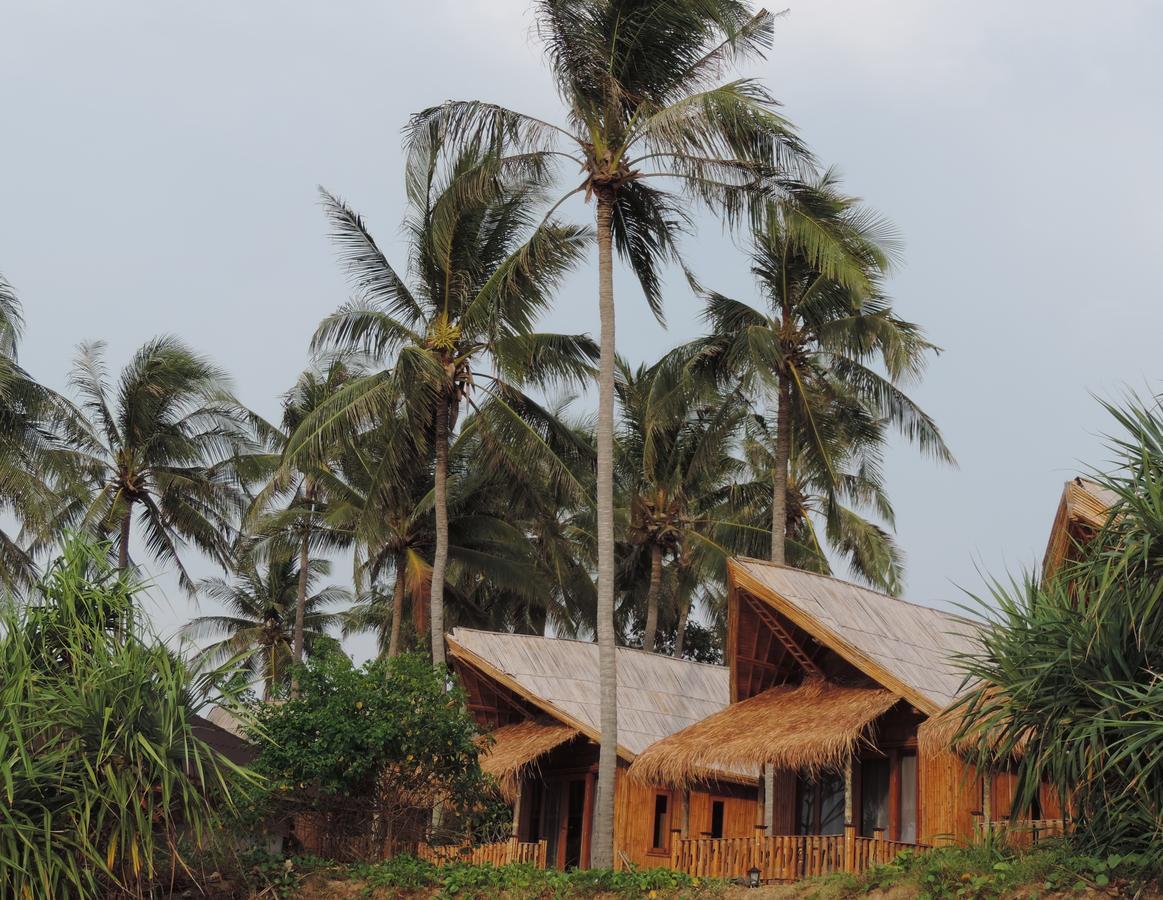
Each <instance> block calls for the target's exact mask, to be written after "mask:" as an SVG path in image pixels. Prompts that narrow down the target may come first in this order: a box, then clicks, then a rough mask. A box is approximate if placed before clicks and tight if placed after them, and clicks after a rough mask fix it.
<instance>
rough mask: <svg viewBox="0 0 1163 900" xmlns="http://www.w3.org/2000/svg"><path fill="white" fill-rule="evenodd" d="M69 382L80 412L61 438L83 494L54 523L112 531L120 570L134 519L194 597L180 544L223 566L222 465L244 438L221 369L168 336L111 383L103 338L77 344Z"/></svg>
mask: <svg viewBox="0 0 1163 900" xmlns="http://www.w3.org/2000/svg"><path fill="white" fill-rule="evenodd" d="M70 381H71V384H72V386H73V388H74V390H75V391H76V392H77V393H78V395H79V396H80V401H81V404H80V406H81V410H82V411H83V413H84V414H85V417H84V419H83V420H79V421H77V422H75V423H73V425H72V427H71V428H70V431H69V437H70V440H71V442H72V444H73V447H74V450H75V454H76V459H77V460H78V465H79V466H80V478H81V480H82V482H83V483H84V485H85V487H86V488H87V489H88V491H87V494H86V495H84V496H83V497H81V498H80V499H78V500H77V501H75V502H73V503H72V504H71V505H70V506H69V508H68V509H67V510H66V511H65V512H64V513H63V514H62V516H61V517H60V520H59V521H60V522H61V523H62V524H68V525H74V526H75V525H83V526H85V527H91V528H95V529H96V530H97V531H99V532H100V533H101V534H103V535H105V534H112V535H113V545H114V546H115V547H116V549H117V563H118V566H119V568H121V569H127V568H128V567H129V565H130V555H129V543H130V536H131V532H132V529H133V524H134V520H135V517H136V521H137V524H138V527H139V528H140V529H141V531H142V536H143V538H144V540H145V546H146V549H147V550H148V552H149V553H150V555H152V556H153V557H154V558H155V559H157V560H161V561H163V562H166V563H169V564H172V565H173V566H174V567H175V569H176V570H177V573H178V579H179V582H180V583H181V585H182V586H183V587H184V588H185V589H186V590H188V591H190V592H191V593H193V592H194V591H195V584H194V582H193V580H192V579H191V578H190V576H189V574H188V572H187V571H186V566H185V563H184V562H183V559H182V557H183V546H184V545H185V544H186V543H192V544H193V545H194V546H195V547H197V548H198V549H199V550H201V551H202V552H203V553H206V554H207V555H208V556H210V557H211V558H212V559H213V560H214V561H215V562H217V563H219V564H220V565H222V566H223V568H228V567H229V563H230V559H231V537H232V534H233V526H232V523H233V522H234V521H235V518H236V516H237V514H238V513H239V511H240V496H239V493H238V491H237V489H236V488H235V486H234V483H233V479H232V478H231V477H230V474H229V471H228V467H227V466H226V465H225V461H226V460H228V459H230V458H232V457H234V456H236V455H237V453H238V447H239V446H240V444H241V442H242V441H243V440H244V435H243V433H242V429H241V413H240V411H239V409H240V408H239V406H238V404H237V401H235V399H234V398H233V397H232V396H231V395H230V392H229V381H228V379H227V377H226V375H225V373H224V372H223V371H222V370H221V369H219V368H218V367H217V366H215V365H213V364H212V363H211V362H210V361H209V360H207V359H206V358H205V357H203V356H200V355H199V354H197V353H195V352H194V351H192V350H190V349H189V348H188V347H187V346H186V345H185V344H183V343H182V342H181V341H180V340H178V339H177V338H174V337H158V338H154V339H153V340H151V341H149V342H148V343H146V344H144V345H143V346H142V347H141V348H140V349H139V350H138V351H137V352H136V353H135V354H134V355H133V358H132V359H131V360H130V362H129V364H128V365H127V366H126V367H125V368H124V369H123V370H122V372H121V375H120V377H119V378H118V379H117V383H116V386H112V385H111V384H110V382H109V376H108V373H107V370H106V367H105V360H104V344H102V343H99V342H98V343H87V344H82V345H81V347H80V353H79V355H78V357H77V361H76V364H75V366H74V368H73V373H72V377H71V379H70Z"/></svg>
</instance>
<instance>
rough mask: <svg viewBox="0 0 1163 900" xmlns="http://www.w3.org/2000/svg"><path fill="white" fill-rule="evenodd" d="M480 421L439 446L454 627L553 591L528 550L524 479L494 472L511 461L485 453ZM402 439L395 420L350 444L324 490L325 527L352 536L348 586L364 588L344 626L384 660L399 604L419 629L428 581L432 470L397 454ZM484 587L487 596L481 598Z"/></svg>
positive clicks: (392, 643) (396, 634)
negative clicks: (352, 577)
mask: <svg viewBox="0 0 1163 900" xmlns="http://www.w3.org/2000/svg"><path fill="white" fill-rule="evenodd" d="M488 415H489V413H488V403H487V402H486V408H485V410H484V411H483V413H476V414H473V415H472V416H470V417H468V419H467V420H466V423H465V426H464V428H463V429H462V430H461V432H460V434H459V435H458V437H457V440H456V441H455V442H454V443H453V444H452V446H451V447H450V448H449V473H450V478H449V480H450V487H451V489H450V492H449V498H448V502H449V523H448V579H447V584H446V586H447V591H446V605H447V606H449V609H447V610H446V618H450V619H452V620H453V621H456V622H459V623H461V624H468V623H472V624H482V623H483V622H484V621H486V620H487V621H490V622H493V621H494V620H493V619H492V615H493V612H494V611H493V610H492V608H491V607H493V606H494V604H496V603H497V602H498V601H499V600H502V601H505V602H523V603H525V604H528V605H536V604H545V603H546V597H549V596H554V595H556V593H557V592H556V591H555V590H554V586H553V584H552V579H551V577H550V574H549V573H548V572H546V571H544V568H543V564H544V560H545V559H546V556H544V555H543V554H542V553H540V552H538V549H537V548H541V547H545V546H546V545H545V543H544V542H543V541H541V540H539V536H538V535H537V534H536V533H535V528H534V526H535V517H534V515H533V513H532V512H531V498H533V499H534V500H541V499H543V498H542V497H541V495H540V493H539V492H538V490H537V489H536V488H534V489H532V490H531V489H530V486H529V478H528V474H527V473H518V472H511V471H509V470H508V469H506V468H505V467H504V463H505V462H506V461H507V460H509V461H511V459H512V457H513V456H515V455H519V454H516V453H514V451H513V449H512V448H506V450H505V452H504V453H503V454H500V455H494V454H491V453H490V450H489V446H490V445H491V444H492V443H494V442H495V441H496V440H497V435H496V434H495V433H494V429H493V428H492V427H485V428H478V427H477V420H478V419H479V418H482V417H485V418H487V417H488ZM524 431H525V429H522V432H524ZM411 438H412V433H411V430H410V428H409V427H408V423H407V422H406V421H405V420H403V419H397V420H394V421H391V422H386V423H383V424H381V425H380V426H379V427H378V428H377V429H376V430H375V431H372V432H369V433H367V434H365V435H362V436H361V437H360V439H359V440H358V442H357V443H356V444H355V445H354V447H353V449H352V452H350V453H349V454H347V455H345V457H344V459H343V462H342V465H341V466H339V467H337V468H336V469H334V470H333V471H332V472H331V473H330V476H329V480H328V481H327V482H326V487H327V490H328V492H329V494H330V495H331V496H332V498H333V500H332V503H331V506H330V510H329V513H328V517H327V520H328V524H329V525H330V526H331V527H333V528H336V529H343V530H346V531H348V532H350V533H351V534H352V535H353V536H355V539H356V541H357V552H356V563H357V568H356V573H355V574H356V582H357V585H364V584H367V583H370V584H371V585H372V587H371V589H370V590H365V591H364V592H363V599H361V601H360V602H359V603H357V604H356V606H355V607H353V608H352V610H351V611H350V613H349V614H348V615H347V616H346V617H345V628H347V629H349V630H352V631H375V632H376V633H377V634H378V636H379V641H380V649H381V652H384V653H386V654H387V655H388V656H389V657H390V656H394V655H396V654H397V653H398V652H399V648H400V634H401V627H402V623H403V621H404V618H405V601H406V600H410V603H409V604H408V606H409V607H410V609H411V611H412V612H411V618H412V622H413V624H414V625H415V626H416V628H417V629H418V630H419V629H421V628H422V627H423V625H424V623H425V621H426V616H425V607H426V604H427V603H428V600H429V596H430V595H429V591H430V585H431V580H432V568H433V567H432V564H431V562H430V560H431V559H432V555H433V549H434V547H435V516H434V510H433V499H434V498H433V490H432V487H431V485H432V462H431V460H428V459H425V458H423V457H419V456H416V455H414V454H411V453H408V452H407V447H406V444H407V442H408V441H410V440H411ZM539 440H544V438H539ZM537 458H538V455H537V454H536V453H534V452H531V453H530V454H529V455H528V457H526V459H527V461H529V462H532V463H533V465H532V468H533V469H534V470H535V471H536V470H539V469H540V467H538V466H537V465H536V460H537ZM560 549H561V548H560V547H558V546H556V545H555V546H554V547H553V550H554V551H557V550H560ZM389 579H390V582H389V583H388V584H385V582H388V580H389ZM381 585H384V588H383V589H381V588H380V586H381ZM486 588H487V591H495V592H497V593H496V595H495V596H490V597H489V598H488V599H487V600H486V599H485V598H484V596H483V594H482V591H485V590H486Z"/></svg>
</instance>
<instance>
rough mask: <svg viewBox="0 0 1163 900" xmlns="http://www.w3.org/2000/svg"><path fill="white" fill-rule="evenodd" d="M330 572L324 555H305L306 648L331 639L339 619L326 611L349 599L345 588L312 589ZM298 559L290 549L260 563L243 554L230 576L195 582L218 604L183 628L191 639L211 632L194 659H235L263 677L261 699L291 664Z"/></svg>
mask: <svg viewBox="0 0 1163 900" xmlns="http://www.w3.org/2000/svg"><path fill="white" fill-rule="evenodd" d="M330 573H331V563H330V562H328V561H327V560H325V559H317V558H313V559H309V560H308V561H307V577H306V579H305V580H306V582H307V585H308V594H307V597H306V602H305V603H304V604H303V607H304V615H303V617H302V626H301V627H302V640H303V641H304V642H305V644H306V646H307V648H308V650H310V649H311V648H312V647H313V646H315V645H317V644H319V643H320V642H323V641H330V640H334V639H333V638H331V637H329V636H328V634H327V632H328V630H329V629H330V628H332V627H333V626H334V625H336V624H338V622H339V614H338V613H336V612H334V611H332V607H334V606H336V605H338V604H346V603H350V602H351V592H350V591H348V590H346V589H345V588H341V587H337V586H335V585H327V586H325V587H322V588H320V589H319V590H318V591H314V592H312V587H313V586H314V584H315V583H316V582H318V581H319V580H320V579H323V578H326V577H327V576H328V575H329V574H330ZM300 574H301V573H300V571H299V564H298V561H297V559H296V556H295V555H288V556H285V557H282V558H277V557H276V558H272V559H270V560H269V561H268V562H267V563H266V565H265V566H262V565H260V564H258V563H256V561H255V560H254V559H253V558H252V557H245V558H244V559H243V561H242V563H241V564H240V566H239V568H238V571H237V572H236V573H235V575H234V577H233V578H206V579H203V580H202V581H200V582H199V583H198V593H199V594H200V595H201V596H202V597H204V598H206V599H209V600H213V601H215V602H217V603H219V604H221V605H222V606H223V607H224V608H225V612H224V613H223V614H221V615H212V616H199V617H197V618H196V619H193V620H192V621H191V622H190V623H189V624H187V625H186V626H185V628H184V629H183V633H184V634H185V635H186V636H187V637H190V638H192V639H201V638H207V637H212V638H217V640H215V641H214V642H213V643H211V644H208V645H207V646H205V647H203V648H202V649H201V650H200V651H199V652H198V654H197V656H196V660H197V662H198V663H200V664H201V665H204V666H211V667H213V666H219V665H222V664H223V663H226V662H229V661H231V660H235V661H237V662H238V664H239V665H240V666H241V667H242V669H243V670H244V671H246V672H248V673H249V674H250V675H251V676H252V677H254V678H261V679H262V682H263V699H264V700H269V699H270V698H271V696H272V695H273V694H274V692H275V690H276V689H277V688H278V687H281V686H283V685H285V684H287V683H288V682H289V677H290V674H291V672H292V670H293V668H294V665H295V651H294V644H295V641H296V639H297V635H298V632H299V629H300V623H299V617H298V614H297V610H298V609H299V600H298V594H299V585H300V584H301V583H302V582H303V580H304V579H302V578H301V577H300Z"/></svg>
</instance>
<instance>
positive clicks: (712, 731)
mask: <svg viewBox="0 0 1163 900" xmlns="http://www.w3.org/2000/svg"><path fill="white" fill-rule="evenodd" d="M900 700H901V698H900V697H898V696H897V695H896V694H893V693H892V692H890V691H887V690H883V689H880V688H868V687H850V686H845V685H838V684H835V683H831V682H826V681H820V680H815V679H813V680H810V681H806V682H804V683H803V684H800V685H777V686H776V687H773V688H769V689H768V690H766V691H764V692H763V693H761V694H757V695H756V696H754V697H750V698H748V699H747V700H743V701H741V702H739V703H735V704H732V705H731V706H729V707H728V708H727V709H725V710H723V711H722V712H719V713H716V714H715V715H713V716H710V717H708V718H706V719H704V720H703V721H702V722H699V723H697V724H695V725H692V726H690V727H689V728H685V729H683V730H682V731H679V732H677V733H676V734H673V735H671V736H670V737H668V738H665V739H663V740H661V741H658V742H657V743H655V744H652V745H651V746H650V747H647V748H646V749H645V750H644V751H643V752H642V753H640V754H639V755H638V758H637V759H636V760H635V761H634V764H633V765H632V766H631V767H630V777H632V778H633V779H634V780H635V781H638V782H640V783H645V784H662V785H670V786H674V787H689V786H691V785H692V784H694V783H697V782H699V781H701V780H703V779H704V778H705V777H706V773H707V772H709V771H723V770H728V771H730V770H735V771H738V770H741V769H755V770H758V767H760V766H763V765H770V766H774V767H775V768H779V769H793V770H797V771H804V770H806V771H810V772H817V771H821V770H825V769H839V768H841V767H842V766H843V765H844V762H845V760H846V759H847V758H848V757H849V756H850V755H851V754H852V753H853V752H854V751H855V750H856V749H857V747H858V746H859V745H860V744H861V743H862V742H866V743H870V744H871V743H872V742H873V728H874V725H875V722H876V720H877V719H879V718H880V717H881V716H882V715H884V714H885V713H886V712H888V710H889V709H891V708H892V707H893V706H895V705H896V704H897V703H898V702H900Z"/></svg>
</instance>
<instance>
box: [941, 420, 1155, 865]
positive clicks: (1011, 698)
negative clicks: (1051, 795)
mask: <svg viewBox="0 0 1163 900" xmlns="http://www.w3.org/2000/svg"><path fill="white" fill-rule="evenodd" d="M1108 410H1109V411H1110V413H1111V414H1112V415H1113V416H1114V418H1115V420H1116V421H1117V423H1118V424H1119V426H1120V428H1121V429H1122V434H1121V435H1119V436H1118V437H1116V438H1113V439H1112V440H1111V442H1110V445H1111V449H1112V450H1113V451H1114V454H1115V457H1116V461H1117V468H1116V469H1115V470H1114V472H1113V473H1112V474H1110V475H1107V476H1099V477H1098V480H1099V482H1100V484H1101V485H1102V487H1103V488H1105V489H1106V491H1108V492H1109V494H1110V496H1111V497H1112V498H1113V500H1114V506H1113V508H1112V509H1111V512H1110V518H1109V521H1108V522H1107V524H1106V525H1105V526H1104V527H1103V528H1102V529H1101V530H1100V531H1099V532H1098V533H1097V534H1096V535H1094V536H1093V538H1092V539H1091V540H1088V541H1087V542H1086V543H1085V544H1083V545H1080V546H1078V547H1075V548H1073V552H1072V554H1071V556H1072V557H1073V558H1074V559H1075V561H1073V562H1067V563H1065V564H1063V566H1062V567H1061V568H1060V569H1059V570H1058V571H1056V572H1055V573H1052V574H1051V575H1049V576H1047V577H1044V578H1039V577H1035V576H1032V575H1031V576H1029V577H1027V578H1026V579H1025V580H1024V581H1014V582H1012V583H1010V584H1008V585H1005V584H995V585H994V589H993V596H992V598H991V600H992V604H991V605H992V606H993V607H994V608H996V610H997V612H996V618H997V621H998V627H996V628H991V629H989V630H987V631H985V632H984V634H983V637H982V647H981V650H980V652H979V653H976V654H974V655H973V656H972V657H971V658H966V659H965V661H964V665H965V668H966V670H967V672H968V673H969V675H970V676H971V677H972V678H973V679H975V680H976V681H977V684H978V687H976V688H975V689H974V690H972V691H970V692H969V693H968V695H967V697H966V698H965V699H964V700H963V702H962V704H961V709H962V710H963V711H964V720H963V721H964V724H963V726H962V728H961V732H960V734H959V735H957V736H956V738H955V739H957V740H961V741H964V742H966V743H968V744H970V745H972V747H973V748H974V750H975V756H976V758H977V760H978V761H979V762H981V763H983V764H985V765H990V764H996V763H997V762H998V761H999V760H1002V761H1005V760H1009V759H1011V758H1013V757H1014V756H1017V773H1018V784H1017V790H1018V794H1019V796H1018V800H1019V805H1020V806H1026V805H1028V803H1029V801H1030V800H1031V799H1032V797H1033V796H1034V792H1035V791H1036V790H1037V789H1038V785H1039V784H1040V783H1041V782H1048V783H1050V784H1051V785H1053V786H1054V787H1055V788H1057V790H1058V792H1059V793H1060V794H1061V796H1062V797H1064V798H1069V801H1070V808H1071V809H1072V810H1073V813H1074V830H1073V839H1074V840H1075V841H1076V843H1077V844H1078V845H1079V848H1080V849H1081V850H1083V851H1085V852H1088V853H1093V854H1095V855H1097V856H1101V857H1102V858H1104V859H1105V858H1107V857H1108V856H1110V855H1111V854H1115V855H1118V856H1126V855H1128V854H1131V855H1137V854H1140V853H1143V854H1147V856H1148V857H1149V859H1150V860H1151V864H1152V865H1153V866H1154V867H1155V868H1156V869H1157V870H1160V869H1163V842H1161V841H1160V840H1159V823H1160V821H1163V681H1160V679H1159V677H1158V673H1159V672H1160V671H1163V604H1160V603H1159V596H1160V585H1161V584H1163V409H1161V407H1160V404H1159V403H1158V402H1157V401H1156V402H1152V403H1149V404H1145V403H1142V402H1140V401H1139V400H1137V399H1134V400H1132V401H1131V402H1129V403H1128V404H1127V407H1126V409H1116V408H1114V407H1113V406H1108Z"/></svg>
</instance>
